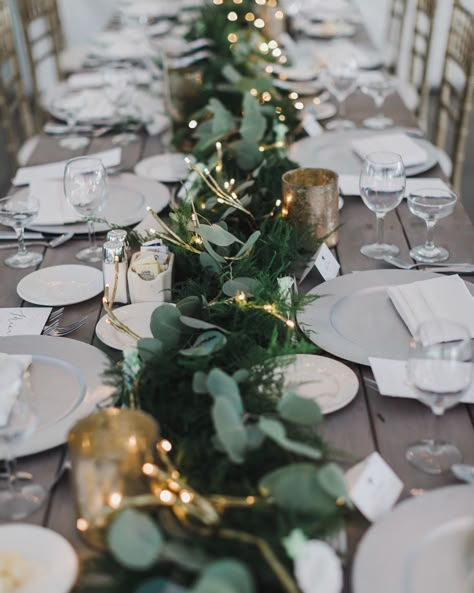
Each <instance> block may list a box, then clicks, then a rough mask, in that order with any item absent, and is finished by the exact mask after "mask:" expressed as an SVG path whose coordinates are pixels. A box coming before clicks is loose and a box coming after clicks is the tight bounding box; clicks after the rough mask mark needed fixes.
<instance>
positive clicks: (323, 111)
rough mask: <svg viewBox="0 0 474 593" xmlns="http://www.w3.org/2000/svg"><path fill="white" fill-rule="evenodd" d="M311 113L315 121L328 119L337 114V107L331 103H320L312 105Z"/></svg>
mask: <svg viewBox="0 0 474 593" xmlns="http://www.w3.org/2000/svg"><path fill="white" fill-rule="evenodd" d="M311 107H312V113H313V115H314V117H315V118H316V119H328V118H330V117H333V116H334V115H336V113H337V107H336V106H335V105H334V104H333V103H320V104H319V105H314V104H313V105H312V106H311Z"/></svg>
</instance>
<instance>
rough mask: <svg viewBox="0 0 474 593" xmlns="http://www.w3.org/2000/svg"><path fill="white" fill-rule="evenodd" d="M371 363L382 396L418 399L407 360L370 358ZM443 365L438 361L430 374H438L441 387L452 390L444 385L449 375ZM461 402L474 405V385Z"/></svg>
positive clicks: (447, 385) (473, 384) (437, 378)
mask: <svg viewBox="0 0 474 593" xmlns="http://www.w3.org/2000/svg"><path fill="white" fill-rule="evenodd" d="M428 362H430V361H428ZM369 363H370V366H371V367H372V371H373V373H374V377H375V381H376V382H377V387H378V390H379V391H380V393H381V394H382V395H388V396H391V397H407V398H410V399H418V396H417V393H416V390H415V389H414V388H413V387H412V386H411V384H410V382H409V380H408V373H407V362H406V361H405V360H392V359H389V358H375V357H374V358H372V357H371V358H369ZM441 363H443V361H436V364H435V365H433V367H432V368H431V369H430V374H431V376H433V374H432V373H436V380H437V381H438V382H439V386H440V387H442V388H446V387H449V388H451V387H452V386H451V385H449V384H444V385H443V384H442V382H443V381H445V377H446V375H447V373H443V369H442V364H441ZM462 364H465V365H467V367H468V366H469V365H470V364H471V363H468V362H466V363H462ZM467 367H466V369H467ZM467 370H468V369H467ZM460 401H461V402H463V403H465V404H474V383H471V385H470V387H469V388H468V389H467V391H466V393H465V394H464V396H463V397H462V399H461V400H460Z"/></svg>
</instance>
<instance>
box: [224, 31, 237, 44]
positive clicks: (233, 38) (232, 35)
mask: <svg viewBox="0 0 474 593" xmlns="http://www.w3.org/2000/svg"><path fill="white" fill-rule="evenodd" d="M238 40H239V38H238V37H237V35H236V34H235V33H229V34H228V35H227V41H229V43H236V42H237V41H238Z"/></svg>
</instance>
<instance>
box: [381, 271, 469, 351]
mask: <svg viewBox="0 0 474 593" xmlns="http://www.w3.org/2000/svg"><path fill="white" fill-rule="evenodd" d="M387 293H388V296H389V297H390V299H391V301H392V303H393V305H394V306H395V308H396V309H397V311H398V313H399V314H400V317H401V318H402V319H403V321H404V322H405V323H406V325H407V327H408V329H409V330H410V333H411V334H412V335H414V333H415V332H416V330H417V328H418V326H419V325H420V323H423V322H425V321H431V320H434V319H439V320H449V321H452V322H455V323H459V324H460V325H464V326H466V327H467V329H468V330H469V332H470V334H471V337H472V338H474V297H473V296H472V294H471V293H470V292H469V290H468V289H467V287H466V285H465V284H464V282H463V280H462V279H461V278H460V277H459V276H457V275H453V276H445V277H443V278H432V279H429V280H420V281H418V282H412V283H411V284H401V285H399V286H388V287H387ZM457 337H458V336H454V335H452V334H451V333H450V332H449V331H448V330H447V328H446V326H445V325H443V323H442V321H440V323H439V324H438V327H437V329H436V332H435V335H433V336H431V338H430V341H433V342H436V341H442V342H449V341H450V340H454V339H456V338H457Z"/></svg>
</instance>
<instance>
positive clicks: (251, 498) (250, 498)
mask: <svg viewBox="0 0 474 593" xmlns="http://www.w3.org/2000/svg"><path fill="white" fill-rule="evenodd" d="M245 502H246V503H247V504H255V496H247V498H246V499H245Z"/></svg>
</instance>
